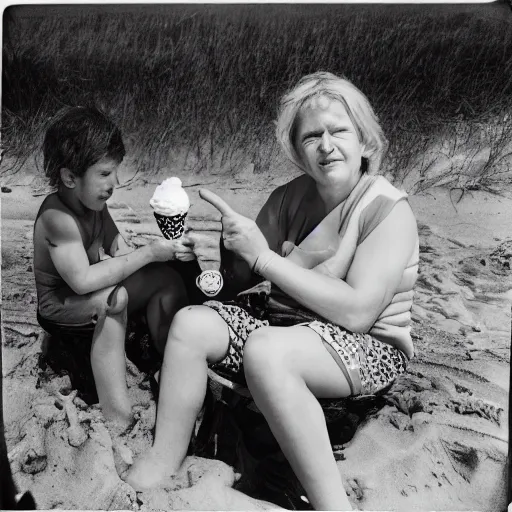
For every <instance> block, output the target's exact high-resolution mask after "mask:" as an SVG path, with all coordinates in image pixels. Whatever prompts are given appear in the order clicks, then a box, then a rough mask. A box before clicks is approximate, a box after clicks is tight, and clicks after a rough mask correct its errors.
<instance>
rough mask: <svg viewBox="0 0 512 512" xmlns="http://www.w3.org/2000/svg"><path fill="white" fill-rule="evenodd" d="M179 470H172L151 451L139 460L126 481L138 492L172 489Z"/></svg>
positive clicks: (130, 470) (127, 474) (125, 477)
mask: <svg viewBox="0 0 512 512" xmlns="http://www.w3.org/2000/svg"><path fill="white" fill-rule="evenodd" d="M178 470H179V468H176V469H175V468H170V467H169V465H168V462H166V461H163V460H161V459H159V458H158V457H156V456H155V455H153V453H152V452H151V450H150V451H149V452H148V453H146V454H145V455H143V456H142V457H140V458H139V459H137V460H136V461H135V463H134V464H133V466H132V467H131V468H130V469H129V471H128V472H127V473H126V474H125V475H124V481H125V482H126V483H127V484H129V485H131V486H132V487H133V488H134V489H135V490H136V491H147V490H149V489H159V488H165V487H170V485H171V481H172V479H173V478H174V476H175V474H176V473H177V472H178Z"/></svg>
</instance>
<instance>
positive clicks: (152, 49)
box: [1, 4, 512, 191]
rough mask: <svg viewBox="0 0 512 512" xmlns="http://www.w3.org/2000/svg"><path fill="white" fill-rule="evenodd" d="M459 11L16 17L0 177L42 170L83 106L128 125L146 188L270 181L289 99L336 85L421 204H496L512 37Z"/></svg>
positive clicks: (7, 41) (24, 12) (503, 27)
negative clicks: (478, 195) (187, 173)
mask: <svg viewBox="0 0 512 512" xmlns="http://www.w3.org/2000/svg"><path fill="white" fill-rule="evenodd" d="M456 7H457V6H452V8H444V9H443V8H442V7H441V6H433V5H428V6H427V5H425V6H421V5H420V6H403V5H402V6H365V5H360V6H354V5H333V4H331V5H328V4H326V5H323V6H322V5H296V6H294V5H265V6H262V5H224V6H220V5H159V6H152V7H143V8H140V7H139V8H136V7H135V6H131V7H129V6H110V7H105V8H103V6H93V5H90V6H39V7H37V6H36V7H34V6H18V7H11V8H9V9H7V11H5V13H4V45H3V70H2V74H3V76H2V79H3V82H2V83H3V89H2V132H3V133H2V137H3V141H2V144H3V151H4V156H5V157H8V158H5V160H4V163H3V164H2V168H1V172H2V173H3V174H4V175H5V174H12V173H15V172H17V171H18V170H19V169H20V168H21V167H22V166H23V164H24V162H26V161H27V159H29V158H33V156H34V155H37V154H38V152H37V150H38V147H39V145H40V143H41V134H42V132H43V130H44V128H45V126H46V124H47V122H48V120H49V119H50V118H51V116H52V115H53V114H54V113H55V112H56V111H57V110H58V109H59V108H61V107H62V106H64V105H75V104H81V105H84V104H95V105H97V106H98V107H100V108H101V109H103V110H104V111H105V112H107V113H108V114H109V115H111V116H112V118H113V119H114V120H115V121H116V122H117V123H119V125H120V126H121V127H122V130H123V133H124V134H125V138H126V141H127V146H128V149H129V153H130V155H131V158H132V162H133V165H134V168H135V169H136V171H137V172H136V176H137V179H142V180H144V179H148V177H149V176H151V174H152V173H155V172H157V170H158V169H160V168H161V167H164V166H166V165H167V163H168V162H169V160H174V161H176V160H178V159H180V161H181V162H182V165H183V166H184V167H185V166H187V167H188V168H190V169H193V170H194V171H195V172H197V173H205V172H210V173H212V172H213V173H227V174H228V173H232V174H236V173H237V172H239V171H240V170H241V169H243V168H244V167H245V166H247V164H249V163H253V164H254V169H255V172H256V173H258V172H261V173H265V172H269V171H271V170H272V168H274V167H276V166H278V165H281V164H282V158H283V157H282V155H281V153H280V151H279V148H278V146H277V144H276V142H275V137H274V129H273V119H274V118H275V114H276V108H277V100H278V98H279V97H280V95H281V94H282V93H283V92H284V91H285V90H286V88H287V87H288V86H289V85H291V84H293V83H294V82H295V81H296V80H297V79H298V78H300V77H301V76H302V75H304V74H306V73H309V72H313V71H317V70H327V71H331V72H334V73H337V74H343V75H345V76H346V77H347V78H349V79H350V80H351V81H353V82H354V83H355V84H356V85H357V86H358V87H360V88H361V90H362V91H364V92H365V94H366V95H367V96H368V97H369V99H370V101H371V102H372V104H373V105H374V107H375V110H376V112H377V114H378V116H379V118H380V119H381V121H382V124H383V127H384V129H385V133H386V134H387V137H388V139H389V151H388V155H387V158H386V160H385V162H384V166H385V170H386V171H387V173H388V175H389V176H391V177H393V179H394V180H395V182H396V183H399V184H400V183H403V182H404V180H406V179H407V176H408V175H410V174H411V172H412V170H413V169H414V170H415V178H414V182H413V183H412V185H411V184H409V188H411V190H413V191H418V190H423V189H426V188H428V187H429V186H431V185H434V184H439V183H446V184H449V185H451V186H455V187H463V188H493V187H494V188H496V187H498V186H501V185H502V184H503V182H504V181H508V182H510V152H511V147H510V140H511V139H512V137H511V136H512V112H511V109H510V104H511V98H512V51H511V49H512V24H511V23H510V19H506V18H507V16H506V14H507V11H506V9H505V10H503V11H500V12H498V11H497V6H496V5H494V6H483V5H482V6H478V8H475V9H469V8H467V6H466V9H461V8H459V9H457V8H456ZM504 14H505V15H504ZM36 160H37V159H36ZM443 162H444V163H443Z"/></svg>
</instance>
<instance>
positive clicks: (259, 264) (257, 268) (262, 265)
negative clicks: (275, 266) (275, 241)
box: [252, 249, 277, 277]
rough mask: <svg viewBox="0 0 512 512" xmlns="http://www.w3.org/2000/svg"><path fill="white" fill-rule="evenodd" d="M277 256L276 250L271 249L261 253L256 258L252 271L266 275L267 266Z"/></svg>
mask: <svg viewBox="0 0 512 512" xmlns="http://www.w3.org/2000/svg"><path fill="white" fill-rule="evenodd" d="M276 256H277V254H276V253H275V252H274V251H271V250H270V249H268V250H267V251H264V252H262V253H260V254H259V255H258V257H257V258H256V261H255V262H254V265H253V267H252V271H253V272H256V274H259V275H260V276H262V277H264V276H263V272H265V270H266V269H267V267H268V266H269V265H270V263H271V262H272V260H273V259H274V258H275V257H276Z"/></svg>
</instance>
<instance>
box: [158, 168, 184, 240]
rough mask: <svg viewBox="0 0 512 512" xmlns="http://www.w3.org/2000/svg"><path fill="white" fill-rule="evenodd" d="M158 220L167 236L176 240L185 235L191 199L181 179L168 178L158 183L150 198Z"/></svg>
mask: <svg viewBox="0 0 512 512" xmlns="http://www.w3.org/2000/svg"><path fill="white" fill-rule="evenodd" d="M149 204H150V205H151V207H152V208H153V210H154V211H153V213H154V215H155V219H156V222H157V224H158V227H159V228H160V231H161V232H162V234H163V235H164V237H165V238H167V239H169V240H175V239H177V238H180V237H181V236H182V235H183V231H184V230H185V218H186V216H187V213H188V209H189V208H190V200H189V198H188V195H187V193H186V192H185V190H183V187H182V185H181V180H180V179H179V178H176V177H172V178H167V179H166V180H164V181H162V183H160V185H158V186H157V187H156V189H155V192H154V193H153V197H152V198H151V199H150V200H149Z"/></svg>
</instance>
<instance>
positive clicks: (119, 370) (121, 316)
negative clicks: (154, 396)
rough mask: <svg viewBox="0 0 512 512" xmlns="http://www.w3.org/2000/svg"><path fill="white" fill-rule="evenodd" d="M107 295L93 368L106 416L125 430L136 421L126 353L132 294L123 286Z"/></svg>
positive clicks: (95, 336)
mask: <svg viewBox="0 0 512 512" xmlns="http://www.w3.org/2000/svg"><path fill="white" fill-rule="evenodd" d="M107 292H108V293H109V296H108V299H107V303H108V306H107V309H106V312H105V314H103V315H101V316H100V317H99V319H98V323H97V324H96V328H95V330H94V334H93V339H92V347H91V366H92V372H93V375H94V382H95V384H96V391H97V393H98V397H99V402H100V406H101V409H102V412H103V415H104V416H105V418H106V419H107V420H109V421H112V422H113V423H115V424H117V425H118V426H119V427H120V428H121V429H124V428H126V427H128V425H130V423H131V422H132V419H133V416H132V408H131V403H130V399H129V397H128V388H127V385H126V361H125V351H124V342H125V333H126V322H127V309H128V293H127V291H126V289H125V288H124V287H122V286H117V287H116V288H114V290H112V289H107V290H102V291H101V292H100V293H101V294H104V293H107Z"/></svg>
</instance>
